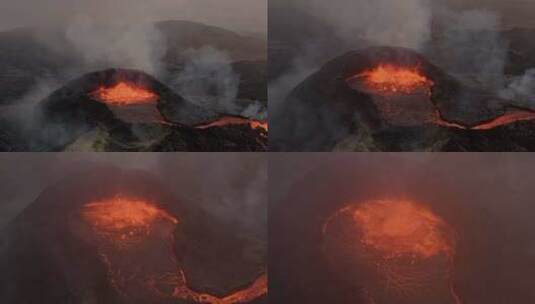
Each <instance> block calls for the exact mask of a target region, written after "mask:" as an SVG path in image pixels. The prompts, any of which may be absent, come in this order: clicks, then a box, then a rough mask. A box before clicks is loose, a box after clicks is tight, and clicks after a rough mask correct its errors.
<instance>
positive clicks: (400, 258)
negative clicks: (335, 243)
mask: <svg viewBox="0 0 535 304" xmlns="http://www.w3.org/2000/svg"><path fill="white" fill-rule="evenodd" d="M342 216H343V217H344V218H346V219H348V220H349V222H347V223H350V225H354V226H355V228H356V229H352V230H353V231H354V232H355V233H354V234H350V235H348V236H347V237H348V239H347V240H351V239H354V240H355V241H356V242H358V243H359V244H360V246H359V248H362V249H361V250H362V251H359V253H358V254H359V255H358V257H359V259H360V261H362V263H365V265H370V266H371V268H370V269H373V271H375V272H376V273H377V274H378V278H379V281H377V282H375V283H373V282H370V283H369V284H370V286H371V290H374V295H370V297H371V299H372V301H373V300H374V299H373V298H374V297H376V296H377V297H379V298H381V297H383V299H384V297H387V298H389V299H392V298H391V296H393V297H394V298H395V299H400V302H402V303H409V302H410V301H408V302H407V299H411V298H412V299H413V300H414V299H418V298H419V297H420V296H423V297H424V298H425V297H426V294H425V292H421V291H420V290H421V289H422V288H428V289H429V290H434V291H435V292H437V294H440V292H441V290H443V291H444V292H447V293H449V295H450V296H451V299H452V300H453V303H456V304H460V303H462V301H461V299H460V297H459V296H458V294H457V293H456V291H455V288H454V281H453V278H454V275H453V269H454V262H453V259H454V255H455V238H454V233H453V230H452V229H451V228H450V227H449V225H448V224H447V223H446V222H445V221H444V220H443V219H441V218H440V217H439V216H438V215H436V214H435V213H433V212H432V211H431V210H430V209H429V208H427V207H426V206H424V205H420V204H417V203H414V202H412V201H407V200H376V201H369V202H365V203H362V204H359V205H349V206H347V207H344V208H342V209H340V210H339V211H337V212H336V213H335V214H334V215H333V216H331V217H330V218H328V219H327V221H326V223H325V225H324V227H323V233H324V235H325V234H326V233H327V232H328V226H329V225H330V224H331V223H332V222H333V221H334V220H335V219H336V218H339V217H342ZM355 236H356V237H355ZM365 267H368V266H365ZM442 267H445V268H442ZM374 284H378V285H374ZM442 284H445V285H442ZM377 286H380V288H379V289H378V287H377ZM426 286H427V287H426ZM442 288H447V289H442ZM392 292H394V293H393V294H392ZM441 303H442V302H441Z"/></svg>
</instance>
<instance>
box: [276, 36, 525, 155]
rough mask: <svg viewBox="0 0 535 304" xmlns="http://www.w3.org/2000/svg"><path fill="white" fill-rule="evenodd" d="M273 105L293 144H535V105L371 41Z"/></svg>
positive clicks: (279, 127)
mask: <svg viewBox="0 0 535 304" xmlns="http://www.w3.org/2000/svg"><path fill="white" fill-rule="evenodd" d="M278 112H279V113H276V115H277V117H274V118H273V120H274V121H276V122H277V124H274V129H273V132H274V133H273V134H272V143H273V149H275V150H290V151H303V150H304V151H331V150H337V151H421V150H425V151H531V150H532V149H534V148H535V141H533V140H532V138H533V137H532V136H531V135H532V133H533V132H534V131H535V122H534V120H535V109H534V108H532V107H531V106H530V105H528V104H526V103H525V102H522V101H514V100H506V99H503V98H500V97H497V96H495V95H493V94H492V92H487V91H484V90H482V89H479V88H473V87H469V86H467V85H465V84H463V83H462V82H461V81H460V80H458V79H456V78H454V77H453V76H450V75H448V74H447V73H445V72H443V71H442V70H441V69H440V68H439V67H437V66H435V65H433V64H432V63H431V62H429V61H428V60H426V58H424V57H423V56H422V55H420V54H418V53H416V52H414V51H412V50H409V49H404V48H392V47H371V48H367V49H361V50H358V51H352V52H349V53H347V54H345V55H342V56H340V57H338V58H335V59H334V60H332V61H330V62H329V63H327V64H326V65H325V66H323V67H322V68H321V69H320V70H319V71H318V72H316V73H314V74H313V75H311V76H310V77H308V78H307V79H306V80H304V81H303V82H302V83H301V84H300V85H298V86H297V87H296V88H295V89H294V90H293V91H292V92H291V93H290V94H289V96H288V97H287V99H286V100H285V103H284V105H283V106H282V108H281V110H280V111H278Z"/></svg>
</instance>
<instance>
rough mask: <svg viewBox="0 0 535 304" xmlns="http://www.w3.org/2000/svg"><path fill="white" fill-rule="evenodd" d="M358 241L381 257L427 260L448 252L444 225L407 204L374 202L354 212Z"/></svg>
mask: <svg viewBox="0 0 535 304" xmlns="http://www.w3.org/2000/svg"><path fill="white" fill-rule="evenodd" d="M353 218H354V220H355V222H356V223H357V225H358V226H359V228H360V229H361V231H362V237H361V242H362V243H363V244H364V246H365V247H367V248H370V249H372V250H374V251H376V252H378V253H380V254H381V256H383V257H385V258H394V257H402V256H411V257H418V258H429V257H432V256H436V255H439V254H447V255H449V254H450V253H451V252H452V245H451V241H450V239H449V238H448V234H447V232H448V229H447V226H446V224H445V223H444V222H443V221H442V220H441V219H440V218H439V217H437V216H436V215H435V214H433V213H432V212H431V211H430V210H428V209H426V208H424V207H422V206H419V205H416V204H414V203H412V202H409V201H374V202H369V203H365V204H364V205H362V206H360V207H359V208H358V209H356V210H355V212H354V214H353Z"/></svg>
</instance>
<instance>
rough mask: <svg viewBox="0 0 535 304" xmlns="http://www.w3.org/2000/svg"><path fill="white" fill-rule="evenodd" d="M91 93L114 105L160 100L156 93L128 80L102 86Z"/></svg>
mask: <svg viewBox="0 0 535 304" xmlns="http://www.w3.org/2000/svg"><path fill="white" fill-rule="evenodd" d="M91 95H92V96H94V97H95V98H97V99H99V100H101V101H102V102H105V103H108V104H112V105H135V104H147V103H153V102H155V101H156V100H158V96H157V95H156V94H155V93H153V92H151V91H149V90H147V89H145V88H143V87H139V86H137V85H135V84H131V83H127V82H119V83H117V84H116V85H114V86H112V87H100V88H99V89H98V90H96V91H95V92H93V93H92V94H91Z"/></svg>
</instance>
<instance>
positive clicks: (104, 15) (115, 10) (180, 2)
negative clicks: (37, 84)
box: [0, 0, 267, 32]
mask: <svg viewBox="0 0 535 304" xmlns="http://www.w3.org/2000/svg"><path fill="white" fill-rule="evenodd" d="M82 16H89V17H91V18H95V19H97V20H100V19H111V18H113V19H124V20H132V21H138V20H139V21H142V20H167V19H185V20H193V21H201V22H205V23H208V24H211V25H218V26H224V27H227V28H230V29H233V30H243V31H255V32H259V31H261V32H265V31H266V27H267V25H266V24H267V0H46V1H43V0H17V1H12V0H0V29H3V30H5V29H9V28H13V27H20V26H27V25H40V24H48V23H57V22H61V21H62V20H72V19H74V18H80V17H82Z"/></svg>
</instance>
